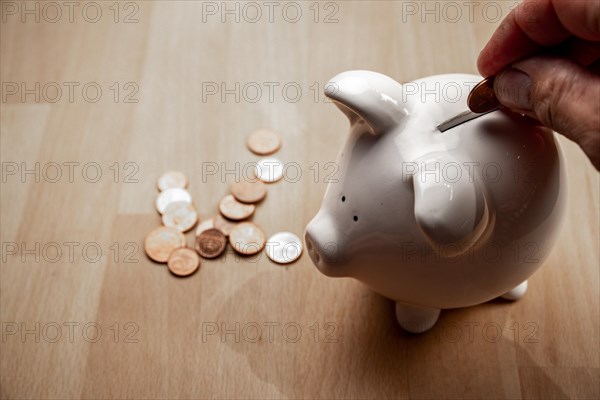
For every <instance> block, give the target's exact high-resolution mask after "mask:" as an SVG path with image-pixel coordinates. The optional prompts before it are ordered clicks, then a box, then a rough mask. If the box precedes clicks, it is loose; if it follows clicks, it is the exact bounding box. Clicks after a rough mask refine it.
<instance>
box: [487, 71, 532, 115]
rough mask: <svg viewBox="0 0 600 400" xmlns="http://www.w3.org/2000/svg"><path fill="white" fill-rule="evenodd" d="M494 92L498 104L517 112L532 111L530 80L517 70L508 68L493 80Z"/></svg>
mask: <svg viewBox="0 0 600 400" xmlns="http://www.w3.org/2000/svg"><path fill="white" fill-rule="evenodd" d="M494 91H495V92H496V96H497V97H498V100H500V103H502V104H503V105H505V106H506V107H508V108H510V109H515V110H518V111H532V106H531V96H530V92H531V79H530V78H529V75H527V74H526V73H524V72H523V71H520V70H518V69H514V68H509V69H506V70H504V71H502V72H501V73H500V74H499V75H498V76H496V78H495V79H494Z"/></svg>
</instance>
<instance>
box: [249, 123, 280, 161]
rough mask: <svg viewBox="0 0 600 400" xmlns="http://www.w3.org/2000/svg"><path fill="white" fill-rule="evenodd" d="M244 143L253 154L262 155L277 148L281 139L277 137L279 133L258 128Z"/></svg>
mask: <svg viewBox="0 0 600 400" xmlns="http://www.w3.org/2000/svg"><path fill="white" fill-rule="evenodd" d="M246 144H247V145H248V148H249V149H250V151H252V152H253V153H254V154H258V155H261V156H264V155H267V154H271V153H274V152H276V151H277V150H279V147H280V146H281V139H279V135H278V134H276V133H275V132H273V131H270V130H268V129H259V130H256V131H254V132H252V134H250V136H248V141H247V142H246Z"/></svg>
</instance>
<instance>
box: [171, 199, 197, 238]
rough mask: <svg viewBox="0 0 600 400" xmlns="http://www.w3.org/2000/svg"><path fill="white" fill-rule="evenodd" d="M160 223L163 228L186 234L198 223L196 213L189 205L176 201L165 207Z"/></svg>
mask: <svg viewBox="0 0 600 400" xmlns="http://www.w3.org/2000/svg"><path fill="white" fill-rule="evenodd" d="M162 222H163V224H164V225H165V226H168V227H171V228H175V229H177V230H178V231H180V232H187V231H189V230H190V229H192V228H193V226H194V225H196V222H198V213H197V212H196V210H195V209H194V207H193V206H192V205H191V204H190V203H188V202H185V201H176V202H173V203H170V204H169V205H168V206H167V208H166V209H165V212H164V214H163V215H162Z"/></svg>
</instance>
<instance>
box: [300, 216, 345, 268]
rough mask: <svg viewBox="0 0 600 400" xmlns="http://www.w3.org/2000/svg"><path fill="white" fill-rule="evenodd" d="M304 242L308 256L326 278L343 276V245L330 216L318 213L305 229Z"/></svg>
mask: <svg viewBox="0 0 600 400" xmlns="http://www.w3.org/2000/svg"><path fill="white" fill-rule="evenodd" d="M304 240H305V241H306V249H307V250H308V254H309V255H310V258H311V259H312V261H313V263H314V264H315V265H316V266H317V268H318V269H319V271H321V272H322V273H323V274H325V275H328V276H341V275H343V272H342V264H343V254H344V252H343V244H342V243H341V237H340V232H339V230H338V228H337V227H336V225H335V223H334V221H333V219H332V218H331V216H329V215H328V214H327V213H324V212H322V211H321V212H319V213H318V214H317V215H316V216H315V217H314V218H313V219H312V221H310V222H309V224H308V226H307V227H306V233H305V235H304Z"/></svg>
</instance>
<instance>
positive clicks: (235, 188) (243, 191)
mask: <svg viewBox="0 0 600 400" xmlns="http://www.w3.org/2000/svg"><path fill="white" fill-rule="evenodd" d="M231 194H233V196H234V197H235V198H236V199H237V200H239V201H241V202H242V203H258V202H259V201H261V200H262V199H264V198H265V196H266V195H267V186H266V185H265V184H264V183H262V182H260V181H257V182H249V181H245V180H244V181H240V182H236V183H234V184H233V185H231Z"/></svg>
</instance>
